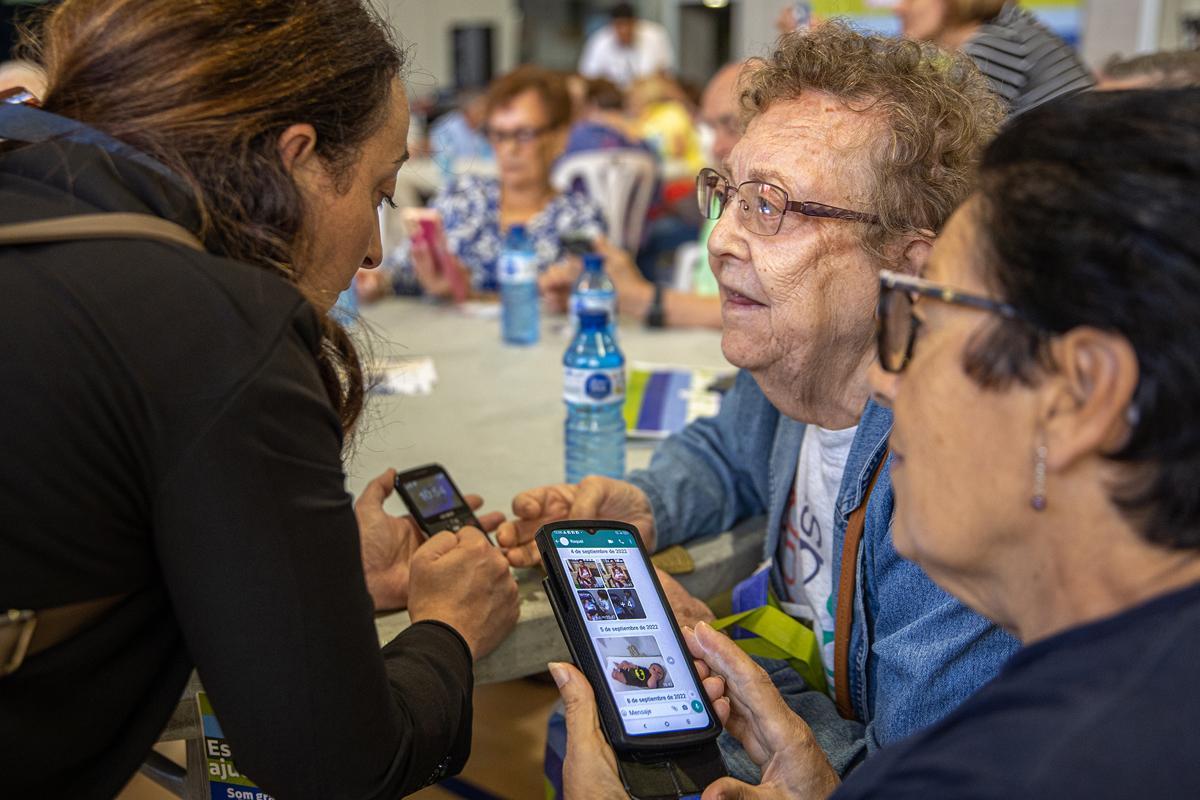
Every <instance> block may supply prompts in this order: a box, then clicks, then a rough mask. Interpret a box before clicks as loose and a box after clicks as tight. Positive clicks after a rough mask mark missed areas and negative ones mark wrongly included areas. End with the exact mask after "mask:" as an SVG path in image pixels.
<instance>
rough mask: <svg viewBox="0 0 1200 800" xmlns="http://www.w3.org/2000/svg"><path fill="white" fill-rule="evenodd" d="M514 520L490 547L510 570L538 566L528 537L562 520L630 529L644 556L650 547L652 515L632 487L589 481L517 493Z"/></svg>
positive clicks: (607, 480) (612, 481)
mask: <svg viewBox="0 0 1200 800" xmlns="http://www.w3.org/2000/svg"><path fill="white" fill-rule="evenodd" d="M512 509H513V514H514V515H516V516H515V519H512V520H509V521H507V522H504V523H502V524H501V525H500V527H499V528H498V529H497V530H496V541H497V543H499V545H500V546H501V547H502V548H505V555H507V556H508V561H509V563H511V564H512V565H513V566H514V567H532V566H534V565H535V564H538V563H539V562H540V561H541V557H540V556H539V555H538V549H537V543H536V542H534V540H533V536H534V534H535V533H537V530H538V528H540V527H542V526H543V525H545V524H547V523H549V522H558V521H559V520H564V519H615V520H618V521H620V522H626V523H628V524H630V525H633V526H635V527H636V528H637V529H638V531H639V532H640V533H641V534H642V541H643V542H645V544H646V550H647V551H649V552H651V553H653V552H654V544H655V531H654V512H653V511H652V510H651V508H650V500H649V498H647V497H646V494H645V492H643V491H642V490H641V489H639V488H637V487H636V486H634V485H633V484H632V483H628V482H626V481H621V480H617V479H615V478H602V477H600V476H599V475H589V476H588V477H586V478H584V479H583V480H582V481H580V482H579V483H578V484H571V483H559V484H555V485H552V486H542V487H539V488H537V489H530V490H529V491H526V492H521V493H520V494H518V495H517V496H516V497H514V498H513V503H512Z"/></svg>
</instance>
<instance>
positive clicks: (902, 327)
mask: <svg viewBox="0 0 1200 800" xmlns="http://www.w3.org/2000/svg"><path fill="white" fill-rule="evenodd" d="M918 297H930V298H933V299H934V300H938V301H940V302H943V303H951V304H953V305H959V306H969V307H971V308H978V309H980V310H983V311H989V312H991V313H993V314H999V315H1000V316H1002V317H1004V318H1005V319H1019V320H1024V321H1026V322H1028V321H1029V320H1028V319H1027V318H1026V317H1025V316H1024V315H1023V314H1021V312H1020V311H1018V310H1017V309H1016V307H1014V306H1012V305H1009V304H1008V303H1005V302H1002V301H1000V300H992V299H991V298H988V297H980V296H979V295H975V294H970V293H968V292H960V291H959V290H957V289H952V288H950V287H949V286H946V285H945V284H941V283H935V282H933V281H927V280H925V279H923V278H914V277H912V276H911V275H902V274H900V273H898V272H892V271H891V270H886V269H885V270H880V272H879V308H878V310H877V312H876V315H875V324H876V334H877V338H878V344H879V366H881V367H883V369H884V371H886V372H892V373H898V372H903V371H904V368H905V367H906V366H908V361H909V359H911V358H912V351H913V343H914V342H915V341H916V339H917V329H918V328H919V327H920V325H921V320H919V319H917V317H916V315H914V314H913V308H914V306H915V304H916V301H917V298H918Z"/></svg>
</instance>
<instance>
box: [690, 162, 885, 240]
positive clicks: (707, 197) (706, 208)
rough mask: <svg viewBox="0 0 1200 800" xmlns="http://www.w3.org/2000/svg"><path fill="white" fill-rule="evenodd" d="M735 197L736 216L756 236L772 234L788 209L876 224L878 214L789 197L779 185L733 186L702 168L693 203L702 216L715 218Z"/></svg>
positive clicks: (777, 231) (715, 173)
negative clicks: (696, 204) (697, 205)
mask: <svg viewBox="0 0 1200 800" xmlns="http://www.w3.org/2000/svg"><path fill="white" fill-rule="evenodd" d="M735 197H736V198H737V203H736V207H737V212H738V219H739V221H740V222H741V223H742V225H743V226H745V228H746V229H747V230H749V231H752V232H754V233H757V234H758V235H760V236H774V235H775V234H777V233H779V228H780V227H781V226H782V225H783V215H784V214H786V213H787V212H788V211H792V212H795V213H797V214H803V215H804V216H806V217H820V218H823V219H840V220H845V221H847V222H865V223H867V224H870V225H877V224H879V217H877V216H875V215H874V214H867V213H865V212H863V211H850V210H849V209H845V208H838V207H837V206H829V205H825V204H824V203H814V202H811V201H808V200H802V201H796V200H789V199H788V193H787V191H786V190H785V189H783V187H780V186H776V185H775V184H773V183H764V182H763V181H743V182H742V183H739V184H738V185H737V186H734V185H733V184H731V183H730V182H729V180H728V179H727V178H726V177H725V176H724V175H722V174H721V173H719V172H717V171H716V170H715V169H709V168H708V167H705V168H704V169H702V170H700V174H699V175H697V176H696V202H697V203H699V204H700V213H701V214H702V215H703V216H704V218H705V219H718V218H720V216H721V212H723V211H724V210H725V206H727V205H729V203H730V202H732V201H733V199H734V198H735Z"/></svg>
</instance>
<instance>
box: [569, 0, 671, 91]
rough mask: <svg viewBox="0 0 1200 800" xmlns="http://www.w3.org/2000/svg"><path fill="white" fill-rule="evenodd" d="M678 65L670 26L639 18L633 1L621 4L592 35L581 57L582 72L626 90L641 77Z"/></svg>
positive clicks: (588, 76)
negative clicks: (610, 19)
mask: <svg viewBox="0 0 1200 800" xmlns="http://www.w3.org/2000/svg"><path fill="white" fill-rule="evenodd" d="M674 67H675V50H674V48H673V47H672V46H671V39H670V37H669V36H667V29H666V28H664V27H663V26H662V25H660V24H658V23H657V22H651V21H649V20H645V19H638V18H637V17H636V16H635V15H634V13H633V6H631V5H630V4H629V3H618V4H617V5H616V6H615V7H614V8H613V10H612V22H610V23H609V24H608V25H605V26H604V27H603V28H601V29H600V30H598V31H596V32H595V33H593V34H592V35H591V36H590V37H588V40H587V44H585V45H584V47H583V55H582V56H581V57H580V59H579V73H580V74H581V75H583V76H584V77H587V78H607V79H608V80H610V81H612V82H613V83H615V84H617V85H618V86H620V87H621V88H622V89H628V88H629V86H630V85H631V84H632V83H633V82H634V81H636V80H637V79H638V78H645V77H647V76H650V75H658V74H661V73H663V72H669V71H671V70H672V69H674Z"/></svg>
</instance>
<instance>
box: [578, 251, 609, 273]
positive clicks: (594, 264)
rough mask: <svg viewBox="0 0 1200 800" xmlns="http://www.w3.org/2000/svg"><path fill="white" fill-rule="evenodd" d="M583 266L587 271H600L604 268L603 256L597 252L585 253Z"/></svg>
mask: <svg viewBox="0 0 1200 800" xmlns="http://www.w3.org/2000/svg"><path fill="white" fill-rule="evenodd" d="M583 268H584V269H585V270H587V271H588V272H600V271H602V270H603V269H604V256H602V255H600V254H599V253H585V254H584V256H583Z"/></svg>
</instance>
